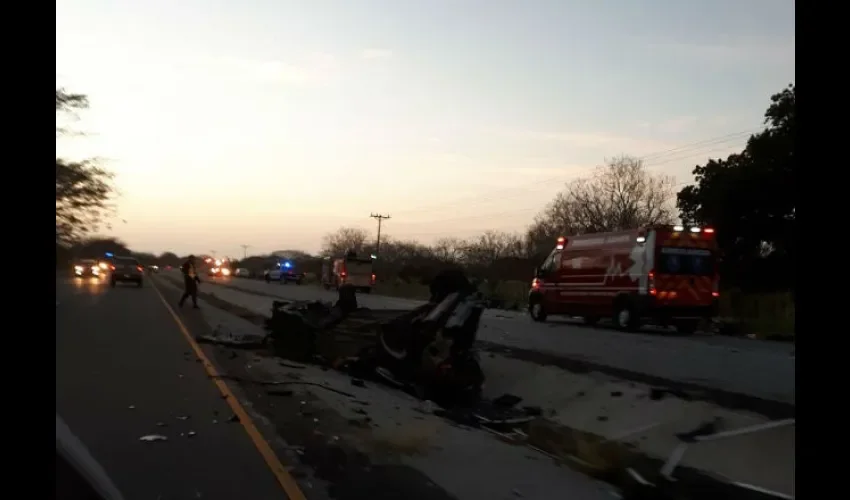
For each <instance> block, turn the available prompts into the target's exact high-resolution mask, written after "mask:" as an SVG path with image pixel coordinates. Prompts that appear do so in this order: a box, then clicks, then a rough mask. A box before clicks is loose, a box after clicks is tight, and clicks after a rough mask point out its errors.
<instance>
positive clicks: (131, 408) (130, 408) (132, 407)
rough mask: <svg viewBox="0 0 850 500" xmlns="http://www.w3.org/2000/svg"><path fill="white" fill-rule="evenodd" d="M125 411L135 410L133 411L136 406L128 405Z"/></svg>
mask: <svg viewBox="0 0 850 500" xmlns="http://www.w3.org/2000/svg"><path fill="white" fill-rule="evenodd" d="M127 409H129V410H135V409H136V405H130V406H128V407H127Z"/></svg>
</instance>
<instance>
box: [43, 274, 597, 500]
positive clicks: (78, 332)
mask: <svg viewBox="0 0 850 500" xmlns="http://www.w3.org/2000/svg"><path fill="white" fill-rule="evenodd" d="M157 282H159V284H156V283H157ZM205 286H209V285H208V284H207V285H205ZM179 293H180V292H179V290H178V289H177V288H176V287H174V286H170V285H168V284H167V283H164V282H161V281H160V280H158V279H149V280H148V281H147V282H146V284H145V286H144V287H143V288H136V287H135V286H126V287H124V286H120V285H119V287H117V288H114V289H113V288H110V287H109V286H108V284H106V283H105V282H103V281H99V280H97V279H86V280H83V279H78V278H71V277H67V278H66V277H59V276H57V282H56V412H57V414H58V415H60V416H61V417H62V418H63V419H64V420H65V423H66V424H67V425H68V426H69V427H70V429H71V431H72V432H73V433H74V434H75V435H76V437H77V438H79V439H80V440H81V441H82V442H83V443H84V445H85V446H86V447H87V448H88V450H89V452H90V453H91V454H92V455H93V457H94V458H95V460H97V461H98V462H99V463H100V464H101V465H102V466H103V467H104V469H105V470H106V472H107V474H108V475H109V476H110V478H111V479H112V481H113V482H114V483H115V484H116V486H117V487H118V489H119V490H120V491H121V492H122V493H123V495H124V497H125V498H127V499H130V500H135V499H139V500H142V499H145V500H183V499H186V500H188V499H205V500H206V499H222V500H234V499H244V500H265V499H291V500H301V499H305V498H306V499H310V500H327V499H330V498H334V499H335V500H357V499H360V498H370V499H373V500H391V499H392V500H395V499H397V498H405V499H408V500H454V499H458V500H478V499H479V498H517V497H520V496H522V497H523V498H526V499H537V500H554V499H555V498H563V495H564V494H567V495H568V496H569V495H574V496H576V498H587V499H588V500H602V499H604V498H611V493H610V487H609V486H608V485H605V484H603V483H599V482H598V481H594V480H591V479H589V478H588V477H586V476H584V475H582V474H580V473H578V472H576V471H573V470H570V469H567V468H564V467H560V466H558V465H557V464H556V463H554V462H552V461H551V460H548V459H547V457H546V456H545V455H542V454H540V453H538V452H535V451H532V450H528V449H525V448H523V447H518V446H515V445H512V444H507V443H503V442H501V441H499V440H496V439H495V438H493V437H492V436H490V435H489V434H487V433H484V432H481V431H473V430H469V429H467V430H463V429H459V428H457V427H454V426H452V425H450V424H449V423H448V422H446V421H444V420H443V419H440V418H438V417H435V416H427V417H426V416H425V415H423V414H422V413H421V412H418V411H417V410H416V408H417V406H418V405H420V402H418V401H416V400H412V399H411V398H410V397H409V396H407V395H404V394H402V393H399V392H398V391H392V390H386V389H380V388H378V387H374V386H372V387H366V388H356V387H353V386H352V385H351V383H350V381H349V379H348V377H345V376H340V375H339V374H336V373H335V372H333V371H329V372H325V371H322V370H319V369H306V368H303V369H302V370H296V372H297V373H295V374H286V373H284V374H282V375H281V374H277V375H275V371H280V370H281V369H282V368H281V366H280V365H279V364H278V362H277V361H276V360H275V359H274V358H265V359H262V358H261V357H260V356H259V355H258V353H254V354H252V353H250V352H246V351H238V350H233V349H230V348H224V347H220V346H211V345H203V346H199V345H198V344H197V343H196V342H195V341H194V338H195V337H196V336H199V335H207V334H210V333H211V331H212V329H213V328H214V327H220V326H221V325H223V324H224V325H231V326H232V327H233V328H234V329H237V330H244V328H246V327H245V326H244V325H240V324H239V321H242V320H240V319H239V318H236V317H235V316H232V315H230V314H228V313H226V312H224V311H221V310H219V309H216V308H214V307H212V306H210V305H209V304H207V303H205V302H204V301H203V300H202V303H201V309H200V310H195V309H192V308H191V307H189V306H188V305H187V306H186V307H185V308H183V309H179V308H177V307H176V302H177V299H178V296H179ZM211 325H212V326H211ZM233 325H236V326H233ZM248 326H251V325H248ZM254 328H255V329H256V327H254ZM254 334H257V335H262V332H261V331H258V332H254ZM308 376H309V377H311V378H312V379H313V380H315V382H316V383H319V384H322V385H337V386H340V385H341V386H342V387H343V388H344V390H345V391H359V392H358V396H357V397H358V398H360V399H363V400H366V401H365V402H360V401H354V402H352V401H350V400H347V399H346V398H343V400H345V401H342V402H339V401H337V402H334V401H333V400H327V398H328V397H333V396H334V393H332V392H328V391H318V392H317V393H316V394H312V393H310V392H309V386H308V390H307V392H303V391H301V392H299V391H298V389H297V387H299V386H286V387H293V388H296V392H295V394H294V395H293V392H292V391H289V393H288V394H289V397H288V398H287V397H284V398H280V397H279V396H277V398H278V399H276V400H275V401H274V402H273V401H272V400H271V396H270V394H271V393H270V392H267V388H266V387H264V386H262V385H258V384H257V383H256V382H250V381H249V382H246V380H250V379H252V378H253V380H268V379H269V378H273V377H284V379H285V380H289V382H286V383H289V384H292V383H297V382H292V380H298V379H300V378H301V377H308ZM237 380H241V381H242V382H237ZM343 384H344V385H343ZM322 398H325V402H324V403H323V402H322ZM337 398H339V397H338V396H337ZM299 403H300V404H299ZM353 403H358V404H353ZM361 403H362V404H367V405H369V406H366V407H365V408H368V412H369V415H370V420H372V422H373V424H372V426H373V429H372V430H371V431H370V430H367V429H364V428H363V427H360V426H357V427H352V425H351V423H352V419H353V418H361V419H362V415H363V414H365V411H364V410H363V408H364V407H363V406H360V404H361ZM352 405H353V406H352ZM308 408H309V411H308V410H307V409H308ZM344 411H348V412H349V413H350V415H348V416H347V417H346V416H340V415H342V413H343V412H344ZM311 412H317V413H311ZM338 414H339V415H338ZM313 415H317V416H319V417H320V418H314V416H313ZM379 423H380V426H379V425H378V424H379ZM367 427H368V426H367ZM411 433H413V434H415V435H416V436H415V438H416V441H415V443H423V444H417V446H420V447H421V448H422V449H420V450H417V451H416V452H415V453H414V454H413V456H407V455H409V454H410V453H411V452H410V451H409V450H408V448H409V446H410V444H409V440H410V439H411ZM151 435H161V436H164V437H165V438H166V440H164V441H153V442H147V441H143V440H141V438H143V437H144V436H151ZM341 438H342V439H341ZM399 440H401V441H399ZM429 441H435V444H433V445H432V444H427V443H428V442H429ZM390 444H392V446H393V447H391V448H388V446H390ZM399 447H401V448H399ZM396 448H399V449H402V450H405V451H404V453H403V454H402V455H401V456H399V455H398V452H395V451H393V450H395V449H396ZM358 450H367V451H368V453H367V454H366V453H364V452H363V451H358ZM459 470H463V474H459V472H458V471H459Z"/></svg>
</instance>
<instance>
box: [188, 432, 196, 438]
mask: <svg viewBox="0 0 850 500" xmlns="http://www.w3.org/2000/svg"><path fill="white" fill-rule="evenodd" d="M186 436H187V437H195V431H189V432H187V433H186Z"/></svg>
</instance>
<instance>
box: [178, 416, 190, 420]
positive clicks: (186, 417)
mask: <svg viewBox="0 0 850 500" xmlns="http://www.w3.org/2000/svg"><path fill="white" fill-rule="evenodd" d="M177 420H189V416H188V415H178V416H177Z"/></svg>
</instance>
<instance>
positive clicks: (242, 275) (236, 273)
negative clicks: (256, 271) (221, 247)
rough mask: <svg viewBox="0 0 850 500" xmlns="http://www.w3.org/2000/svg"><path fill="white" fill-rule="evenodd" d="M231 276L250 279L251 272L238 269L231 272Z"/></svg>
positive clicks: (242, 268)
mask: <svg viewBox="0 0 850 500" xmlns="http://www.w3.org/2000/svg"><path fill="white" fill-rule="evenodd" d="M233 276H236V277H237V278H250V277H251V271H250V270H248V269H245V268H244V267H239V268H237V269H236V271H234V272H233Z"/></svg>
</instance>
